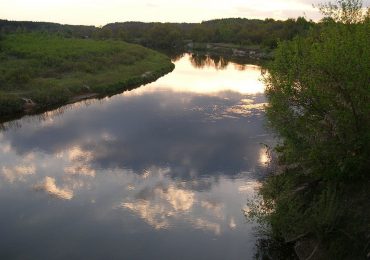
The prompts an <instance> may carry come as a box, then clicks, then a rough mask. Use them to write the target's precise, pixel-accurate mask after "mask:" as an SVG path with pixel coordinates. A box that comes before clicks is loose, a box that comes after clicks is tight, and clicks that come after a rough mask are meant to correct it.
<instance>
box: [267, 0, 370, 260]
mask: <svg viewBox="0 0 370 260" xmlns="http://www.w3.org/2000/svg"><path fill="white" fill-rule="evenodd" d="M325 8H326V9H325V10H326V11H325V12H324V14H327V15H329V16H328V17H327V18H326V19H325V21H332V22H324V23H322V24H321V25H320V27H317V28H315V29H314V30H311V31H310V33H308V35H307V36H305V37H296V38H295V39H294V40H292V41H288V42H281V43H279V46H278V48H277V50H276V53H275V60H274V61H273V62H272V64H271V65H270V66H269V70H268V71H269V72H268V74H266V75H265V82H266V85H267V89H266V94H267V97H268V100H269V105H268V107H267V116H268V119H269V123H270V125H271V126H272V127H273V128H274V129H275V130H276V132H277V133H278V134H279V136H280V140H281V143H280V145H279V146H278V147H277V148H276V152H277V156H278V164H279V169H280V174H279V175H273V176H271V177H270V178H268V179H267V181H266V183H265V184H264V186H263V188H262V190H261V194H262V195H263V198H264V205H265V206H266V205H267V206H266V207H268V209H267V210H266V208H265V212H269V213H268V214H265V216H266V219H267V221H268V223H269V224H270V225H271V227H272V231H273V233H274V235H277V236H280V237H283V238H284V240H285V241H292V240H293V241H295V240H294V239H293V238H297V237H298V238H299V239H300V240H301V241H306V242H307V240H309V241H314V243H315V244H316V245H317V247H316V250H317V248H319V250H318V251H315V252H314V250H313V253H314V254H317V255H316V257H318V258H320V257H321V258H322V259H360V258H364V257H365V256H366V255H367V253H368V252H369V237H370V236H369V235H370V234H369V229H368V227H369V221H368V220H369V217H370V210H369V209H368V205H367V204H368V200H369V199H370V194H369V190H370V187H369V183H370V179H369V172H370V161H369V160H370V59H369V57H370V22H369V19H368V16H367V15H366V14H364V13H363V9H361V5H360V4H359V2H358V1H353V0H348V1H342V0H339V2H338V3H337V4H327V5H325ZM328 18H329V19H328ZM299 239H297V240H299ZM303 243H304V242H303ZM307 244H308V243H306V245H307Z"/></svg>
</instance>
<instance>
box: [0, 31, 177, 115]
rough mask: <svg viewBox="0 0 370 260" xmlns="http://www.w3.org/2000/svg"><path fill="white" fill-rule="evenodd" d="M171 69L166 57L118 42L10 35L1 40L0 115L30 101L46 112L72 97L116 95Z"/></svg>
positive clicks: (37, 34) (24, 105)
mask: <svg viewBox="0 0 370 260" xmlns="http://www.w3.org/2000/svg"><path fill="white" fill-rule="evenodd" d="M173 67H174V65H173V64H172V63H171V61H170V59H169V58H168V57H166V56H165V55H162V54H160V53H158V52H155V51H152V50H149V49H146V48H144V47H141V46H138V45H133V44H128V43H125V42H122V41H113V40H106V41H97V40H88V39H72V38H63V37H61V36H57V35H51V34H47V33H16V34H9V35H6V36H4V37H2V39H1V40H0V116H5V115H10V114H14V113H18V112H22V111H23V110H24V108H25V107H26V108H27V106H28V107H32V106H35V104H34V103H36V108H37V109H45V108H48V107H50V106H55V105H60V104H65V103H67V102H70V101H71V100H72V98H73V97H76V96H77V95H82V94H90V95H91V94H92V93H95V94H99V95H108V94H113V93H117V92H120V91H122V90H126V89H128V88H131V87H134V86H137V85H139V84H142V83H147V82H150V81H152V80H154V79H156V78H158V77H160V76H162V75H163V74H165V73H168V72H169V71H171V70H172V69H173ZM27 99H30V100H32V101H30V100H27ZM25 101H26V104H25ZM27 102H28V103H27Z"/></svg>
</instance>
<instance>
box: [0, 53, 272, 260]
mask: <svg viewBox="0 0 370 260" xmlns="http://www.w3.org/2000/svg"><path fill="white" fill-rule="evenodd" d="M175 64H176V69H175V70H174V71H173V72H172V73H170V74H168V75H166V76H164V77H162V78H160V79H159V80H157V81H156V82H154V83H151V84H148V85H145V86H141V87H140V88H137V89H135V90H132V91H129V92H124V93H122V94H119V95H115V96H113V97H110V98H104V99H101V100H90V101H85V102H80V103H77V104H73V105H68V106H65V107H62V108H60V109H57V110H55V111H51V112H47V113H44V114H42V115H38V116H28V117H24V118H22V119H20V120H16V121H12V122H7V123H5V124H4V125H3V126H2V130H1V131H0V207H1V214H0V259H13V258H16V259H251V258H253V255H254V254H255V243H256V239H257V238H256V234H255V224H253V223H250V222H248V221H247V220H246V218H245V216H244V214H243V209H244V208H245V205H246V203H247V201H248V200H249V199H252V198H253V197H254V196H255V192H256V189H257V188H258V187H259V185H260V184H259V181H260V180H261V178H262V177H263V175H264V173H265V167H266V162H267V160H268V157H267V156H266V149H265V147H264V146H263V144H270V143H272V136H271V135H270V134H269V132H268V131H267V130H266V129H265V127H264V113H263V105H264V104H265V102H266V101H265V97H264V95H263V91H264V86H263V84H262V82H261V81H260V80H259V79H260V77H261V71H260V67H258V66H254V65H240V64H236V63H232V62H227V61H225V60H224V59H222V58H215V59H211V58H209V57H208V58H204V57H197V56H194V55H193V56H192V55H190V54H186V55H184V56H182V57H181V58H179V59H178V60H177V61H175Z"/></svg>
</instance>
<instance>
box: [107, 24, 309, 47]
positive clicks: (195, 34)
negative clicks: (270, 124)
mask: <svg viewBox="0 0 370 260" xmlns="http://www.w3.org/2000/svg"><path fill="white" fill-rule="evenodd" d="M312 26H314V23H313V22H312V21H307V20H306V19H305V18H303V17H299V18H298V19H288V20H286V21H278V20H273V19H265V20H256V19H253V20H250V19H245V18H227V19H217V20H211V21H205V22H202V23H192V24H189V23H140V22H125V23H112V24H107V25H106V26H104V27H103V28H102V30H103V31H105V33H106V34H109V35H111V36H112V37H115V38H121V39H123V40H126V41H128V42H136V43H140V44H143V45H146V46H153V47H159V48H168V47H173V46H178V45H181V44H182V43H183V42H184V41H193V42H200V43H206V42H213V43H233V44H237V45H262V46H265V47H269V48H275V47H276V46H277V42H278V41H279V40H290V39H293V38H294V37H295V36H297V35H304V34H306V33H307V32H308V30H309V29H310V28H311V27H312Z"/></svg>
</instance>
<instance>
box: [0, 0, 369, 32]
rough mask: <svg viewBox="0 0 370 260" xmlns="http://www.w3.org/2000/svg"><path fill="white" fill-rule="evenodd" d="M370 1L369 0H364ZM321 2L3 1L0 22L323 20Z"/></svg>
mask: <svg viewBox="0 0 370 260" xmlns="http://www.w3.org/2000/svg"><path fill="white" fill-rule="evenodd" d="M365 1H370V0H365ZM318 2H322V1H321V0H226V1H225V0H224V1H219V0H151V1H150V0H0V19H7V20H17V21H45V22H57V23H62V24H81V25H95V26H102V25H105V24H107V23H111V22H125V21H143V22H201V21H205V20H210V19H215V18H228V17H242V18H258V19H265V18H274V19H283V20H285V19H287V18H296V17H298V16H305V17H306V18H308V19H313V20H318V19H319V18H320V17H321V16H320V14H319V12H318V10H317V9H315V8H313V7H312V4H317V3H318Z"/></svg>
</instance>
